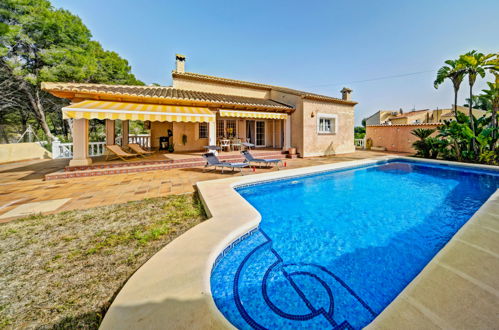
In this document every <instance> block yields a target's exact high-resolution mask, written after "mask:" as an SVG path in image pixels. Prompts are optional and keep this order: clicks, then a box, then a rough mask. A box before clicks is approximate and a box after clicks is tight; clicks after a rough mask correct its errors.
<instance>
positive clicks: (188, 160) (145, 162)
mask: <svg viewBox="0 0 499 330" xmlns="http://www.w3.org/2000/svg"><path fill="white" fill-rule="evenodd" d="M252 154H253V156H254V157H255V158H277V159H283V158H284V157H285V154H283V153H281V152H279V151H260V152H253V153H252ZM218 158H219V159H220V160H223V161H228V162H231V161H232V162H239V161H243V160H244V157H243V156H242V155H223V154H221V155H220V154H219V155H218ZM201 161H204V158H203V157H201V156H200V157H191V158H181V159H165V160H147V159H144V160H140V161H130V162H119V163H112V162H111V163H106V164H95V165H87V166H66V167H65V168H64V170H65V171H67V172H69V171H84V170H94V169H111V168H119V167H130V166H144V165H159V164H176V163H192V162H201Z"/></svg>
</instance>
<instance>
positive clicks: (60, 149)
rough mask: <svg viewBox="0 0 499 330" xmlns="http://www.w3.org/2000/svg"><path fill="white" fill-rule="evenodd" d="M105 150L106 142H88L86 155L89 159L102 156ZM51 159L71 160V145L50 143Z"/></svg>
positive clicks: (56, 142)
mask: <svg viewBox="0 0 499 330" xmlns="http://www.w3.org/2000/svg"><path fill="white" fill-rule="evenodd" d="M105 150H106V142H90V143H89V144H88V155H89V156H90V157H95V156H102V155H104V152H105ZM52 158H53V159H56V158H73V143H61V142H59V141H57V140H55V141H54V142H53V143H52Z"/></svg>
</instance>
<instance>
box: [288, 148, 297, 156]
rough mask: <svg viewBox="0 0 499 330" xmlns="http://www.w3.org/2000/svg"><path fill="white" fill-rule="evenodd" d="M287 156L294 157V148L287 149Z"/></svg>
mask: <svg viewBox="0 0 499 330" xmlns="http://www.w3.org/2000/svg"><path fill="white" fill-rule="evenodd" d="M288 154H290V155H296V148H293V147H291V148H289V149H288Z"/></svg>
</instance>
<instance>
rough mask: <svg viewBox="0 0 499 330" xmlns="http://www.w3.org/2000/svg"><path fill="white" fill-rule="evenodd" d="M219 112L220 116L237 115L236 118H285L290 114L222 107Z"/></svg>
mask: <svg viewBox="0 0 499 330" xmlns="http://www.w3.org/2000/svg"><path fill="white" fill-rule="evenodd" d="M218 113H219V115H220V117H236V118H249V119H279V120H285V119H287V118H288V116H289V115H288V114H285V113H278V112H263V111H245V110H228V109H220V110H219V111H218Z"/></svg>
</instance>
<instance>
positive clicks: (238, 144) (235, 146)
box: [230, 139, 242, 150]
mask: <svg viewBox="0 0 499 330" xmlns="http://www.w3.org/2000/svg"><path fill="white" fill-rule="evenodd" d="M230 145H231V147H232V150H236V149H237V150H241V147H242V143H241V139H234V140H232V141H231V142H230Z"/></svg>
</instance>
